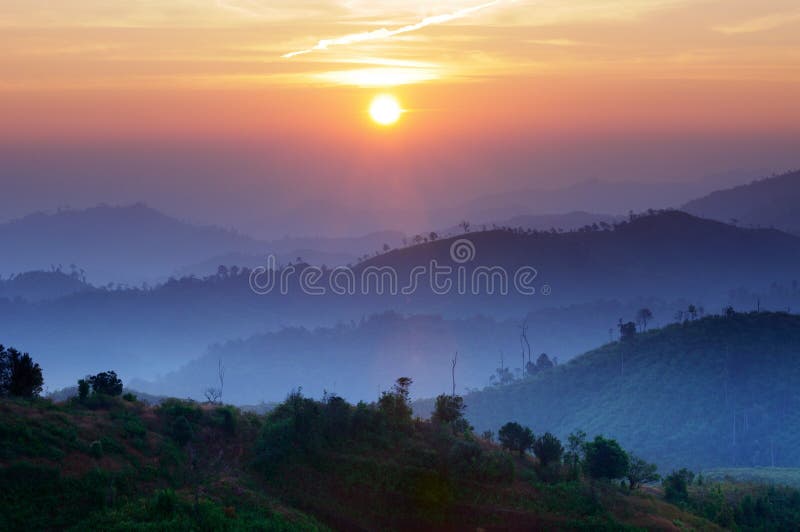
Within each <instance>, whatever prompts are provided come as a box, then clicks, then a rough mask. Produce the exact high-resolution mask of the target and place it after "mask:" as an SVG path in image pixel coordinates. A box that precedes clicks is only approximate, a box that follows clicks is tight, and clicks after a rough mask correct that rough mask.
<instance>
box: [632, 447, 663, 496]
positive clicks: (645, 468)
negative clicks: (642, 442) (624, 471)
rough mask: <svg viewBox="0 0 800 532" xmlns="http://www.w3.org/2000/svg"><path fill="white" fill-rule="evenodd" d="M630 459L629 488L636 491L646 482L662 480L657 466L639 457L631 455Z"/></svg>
mask: <svg viewBox="0 0 800 532" xmlns="http://www.w3.org/2000/svg"><path fill="white" fill-rule="evenodd" d="M629 458H630V466H629V467H628V487H629V488H630V489H632V490H633V489H636V488H638V487H639V486H640V485H641V484H642V483H644V482H656V481H657V480H658V479H660V478H661V477H660V476H659V475H658V473H657V471H658V466H657V465H655V464H649V463H647V462H645V461H644V460H642V459H641V458H639V457H638V456H634V455H630V456H629Z"/></svg>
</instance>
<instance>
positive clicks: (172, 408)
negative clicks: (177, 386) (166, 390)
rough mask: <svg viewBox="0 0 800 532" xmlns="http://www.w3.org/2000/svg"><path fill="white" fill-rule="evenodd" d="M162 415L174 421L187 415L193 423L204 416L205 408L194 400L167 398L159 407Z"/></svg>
mask: <svg viewBox="0 0 800 532" xmlns="http://www.w3.org/2000/svg"><path fill="white" fill-rule="evenodd" d="M158 413H159V415H160V416H161V417H163V418H166V419H167V420H169V421H174V420H175V419H177V418H179V417H185V418H186V419H187V420H188V421H190V422H192V423H197V422H198V421H200V420H201V419H202V418H203V409H202V408H200V406H198V405H197V403H195V402H194V401H182V400H180V399H167V400H165V401H164V402H163V403H161V405H159V407H158Z"/></svg>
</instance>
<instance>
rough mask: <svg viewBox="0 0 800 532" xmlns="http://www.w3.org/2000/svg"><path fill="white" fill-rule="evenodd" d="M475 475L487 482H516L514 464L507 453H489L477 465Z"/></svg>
mask: <svg viewBox="0 0 800 532" xmlns="http://www.w3.org/2000/svg"><path fill="white" fill-rule="evenodd" d="M475 474H476V476H477V477H478V479H479V480H483V481H486V482H505V483H511V482H513V481H514V462H513V461H512V459H511V458H510V457H509V456H508V454H506V453H503V452H500V451H489V452H487V453H484V454H483V456H481V459H480V460H479V461H478V463H477V464H476V465H475Z"/></svg>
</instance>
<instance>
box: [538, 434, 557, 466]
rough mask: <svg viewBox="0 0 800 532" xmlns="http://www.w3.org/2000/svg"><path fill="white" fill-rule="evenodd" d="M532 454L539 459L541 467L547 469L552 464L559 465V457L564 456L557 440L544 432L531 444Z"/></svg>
mask: <svg viewBox="0 0 800 532" xmlns="http://www.w3.org/2000/svg"><path fill="white" fill-rule="evenodd" d="M533 454H535V455H536V458H538V459H539V463H540V464H542V466H544V467H547V466H548V465H549V464H552V463H556V464H558V463H560V462H561V455H562V454H564V447H563V446H562V445H561V442H560V441H559V439H558V438H556V437H555V436H553V435H552V434H550V433H549V432H546V433H545V434H544V436H540V437H539V438H538V439H537V440H536V441H535V442H534V444H533Z"/></svg>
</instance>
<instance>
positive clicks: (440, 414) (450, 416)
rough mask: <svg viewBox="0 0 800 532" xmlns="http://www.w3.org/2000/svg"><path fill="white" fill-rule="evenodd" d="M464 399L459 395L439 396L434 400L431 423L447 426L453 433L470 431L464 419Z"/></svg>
mask: <svg viewBox="0 0 800 532" xmlns="http://www.w3.org/2000/svg"><path fill="white" fill-rule="evenodd" d="M466 408H467V406H466V405H465V404H464V398H463V397H461V396H460V395H447V394H441V395H440V396H438V397H437V398H436V406H435V407H434V409H433V414H432V415H431V421H432V422H433V423H436V424H447V425H449V426H450V427H451V428H452V430H453V432H454V433H455V432H466V431H468V430H471V428H470V425H469V423H468V422H467V420H466V419H465V418H464V410H465V409H466Z"/></svg>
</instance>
